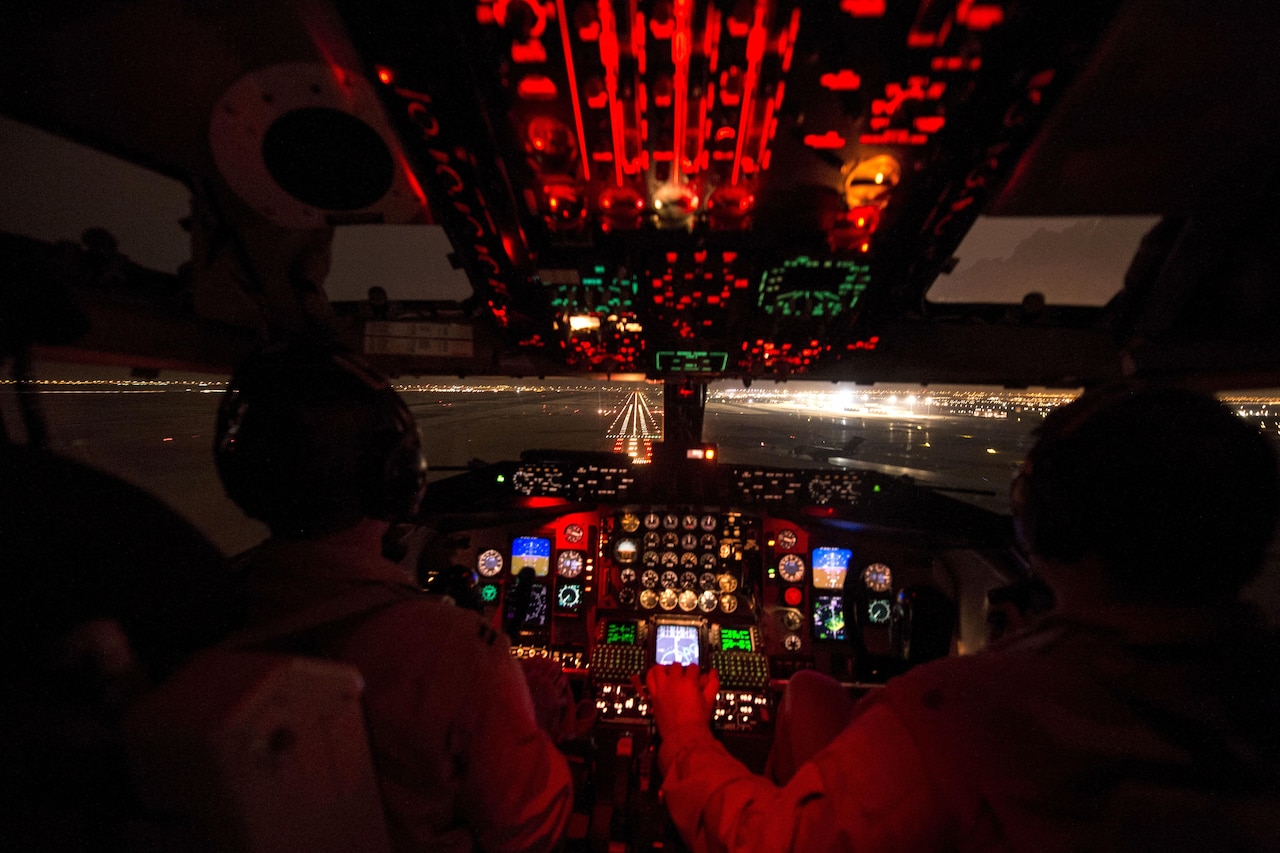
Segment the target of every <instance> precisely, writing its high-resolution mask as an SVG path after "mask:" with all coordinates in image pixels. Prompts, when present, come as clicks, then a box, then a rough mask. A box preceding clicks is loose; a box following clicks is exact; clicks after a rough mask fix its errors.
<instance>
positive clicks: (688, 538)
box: [680, 533, 698, 551]
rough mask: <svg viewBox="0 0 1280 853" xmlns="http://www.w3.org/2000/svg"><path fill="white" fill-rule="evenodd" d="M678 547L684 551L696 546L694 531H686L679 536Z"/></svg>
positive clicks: (696, 539) (696, 538)
mask: <svg viewBox="0 0 1280 853" xmlns="http://www.w3.org/2000/svg"><path fill="white" fill-rule="evenodd" d="M680 547H681V548H683V549H685V550H686V551H692V550H694V549H695V548H697V547H698V535H697V534H696V533H686V534H685V535H683V536H681V537H680Z"/></svg>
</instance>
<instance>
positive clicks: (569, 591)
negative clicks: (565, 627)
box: [556, 583, 582, 610]
mask: <svg viewBox="0 0 1280 853" xmlns="http://www.w3.org/2000/svg"><path fill="white" fill-rule="evenodd" d="M580 604H582V587H580V586H578V585H577V584H576V583H568V584H565V585H564V586H561V587H559V588H558V589H556V606H557V607H559V608H560V609H561V610H577V609H578V605H580Z"/></svg>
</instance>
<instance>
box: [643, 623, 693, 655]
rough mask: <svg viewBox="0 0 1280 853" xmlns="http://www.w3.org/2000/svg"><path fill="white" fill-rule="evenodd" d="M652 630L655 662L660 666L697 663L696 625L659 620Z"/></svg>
mask: <svg viewBox="0 0 1280 853" xmlns="http://www.w3.org/2000/svg"><path fill="white" fill-rule="evenodd" d="M654 630H655V638H656V639H657V645H656V648H655V653H654V662H655V663H657V664H659V665H661V666H666V665H668V664H673V663H679V664H684V665H685V666H690V665H693V666H697V665H698V663H699V657H698V626H697V625H672V624H670V623H663V622H659V623H658V624H657V625H656V626H655V627H654Z"/></svg>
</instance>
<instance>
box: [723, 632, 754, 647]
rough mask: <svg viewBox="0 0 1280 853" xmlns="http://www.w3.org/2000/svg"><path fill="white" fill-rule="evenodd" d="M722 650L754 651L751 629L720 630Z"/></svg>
mask: <svg viewBox="0 0 1280 853" xmlns="http://www.w3.org/2000/svg"><path fill="white" fill-rule="evenodd" d="M720 648H721V650H722V651H726V652H729V651H734V650H739V651H744V652H749V651H751V650H752V644H751V629H750V628H721V629H720Z"/></svg>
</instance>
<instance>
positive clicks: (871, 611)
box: [867, 598, 893, 625]
mask: <svg viewBox="0 0 1280 853" xmlns="http://www.w3.org/2000/svg"><path fill="white" fill-rule="evenodd" d="M892 615H893V605H891V604H890V603H889V602H888V601H886V600H885V599H883V598H877V599H875V600H874V601H871V602H868V603H867V621H868V622H870V623H871V624H872V625H887V624H889V618H890V616H892Z"/></svg>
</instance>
